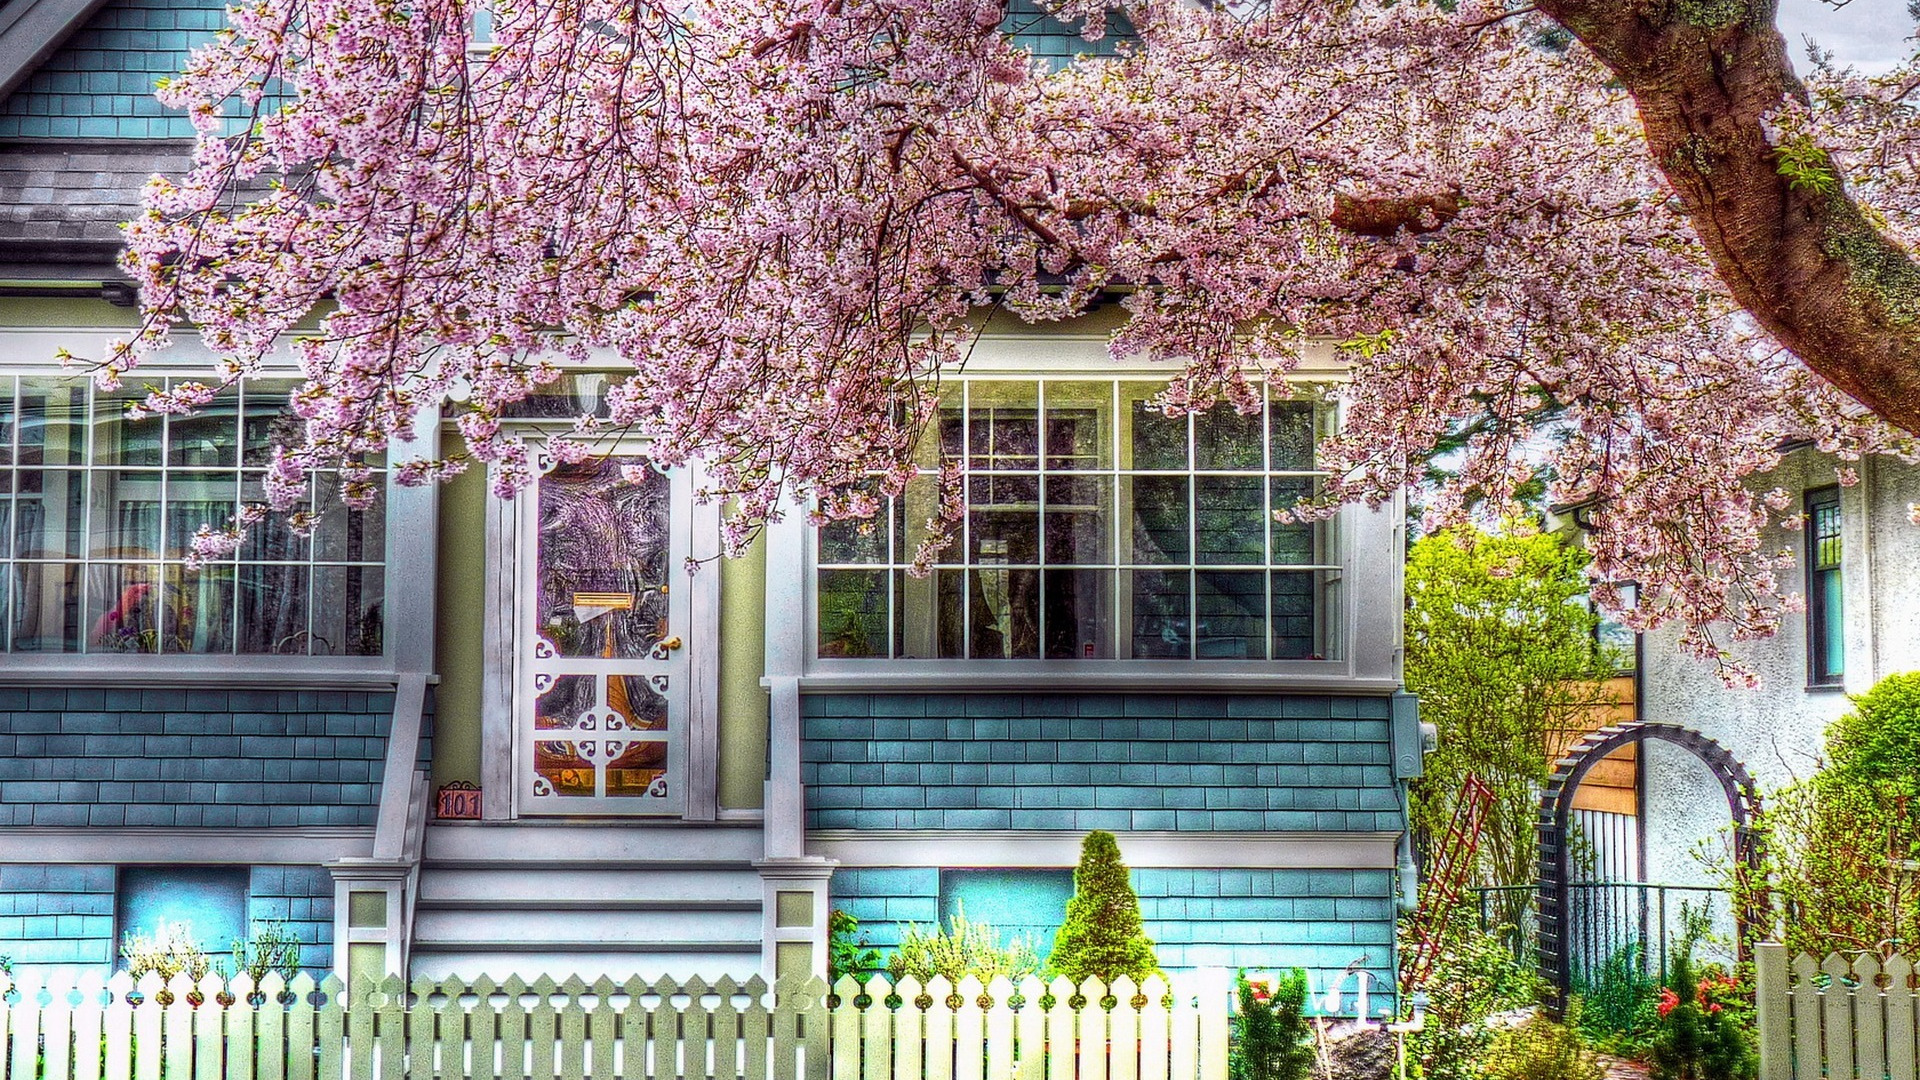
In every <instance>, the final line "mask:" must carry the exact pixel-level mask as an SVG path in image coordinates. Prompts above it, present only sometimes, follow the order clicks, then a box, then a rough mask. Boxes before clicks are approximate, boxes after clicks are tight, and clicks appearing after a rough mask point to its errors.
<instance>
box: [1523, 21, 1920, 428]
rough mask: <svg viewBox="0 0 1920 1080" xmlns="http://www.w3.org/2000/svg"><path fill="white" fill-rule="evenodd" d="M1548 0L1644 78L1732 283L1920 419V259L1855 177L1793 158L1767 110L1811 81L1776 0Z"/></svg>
mask: <svg viewBox="0 0 1920 1080" xmlns="http://www.w3.org/2000/svg"><path fill="white" fill-rule="evenodd" d="M1538 7H1539V8H1540V10H1542V11H1544V12H1546V13H1547V14H1549V15H1551V16H1552V17H1553V18H1555V19H1557V20H1558V21H1559V22H1560V24H1561V25H1562V26H1564V27H1566V29H1567V30H1568V31H1570V32H1571V33H1572V34H1573V35H1574V36H1575V37H1577V38H1579V39H1580V41H1581V42H1582V43H1583V44H1585V45H1586V46H1587V47H1588V48H1590V49H1592V50H1593V52H1594V53H1595V54H1596V55H1597V56H1598V57H1599V58H1600V59H1601V60H1602V61H1603V62H1605V63H1606V64H1607V66H1608V67H1610V68H1612V69H1613V71H1614V73H1615V74H1617V75H1618V76H1619V77H1620V79H1621V81H1622V82H1623V83H1624V84H1625V85H1626V87H1627V89H1628V90H1629V91H1630V92H1631V93H1632V94H1633V97H1634V101H1635V102H1636V103H1637V104H1638V106H1639V109H1640V118H1641V122H1642V124H1643V125H1644V127H1645V129H1646V136H1647V144H1648V149H1649V150H1650V151H1651V152H1652V153H1653V155H1654V158H1655V160H1656V161H1657V162H1658V164H1659V166H1660V168H1661V169H1662V170H1663V171H1664V172H1665V173H1666V175H1667V178H1668V180H1670V181H1671V182H1672V183H1673V185H1674V187H1675V188H1676V189H1678V191H1679V192H1680V196H1681V199H1682V200H1683V201H1684V203H1685V206H1686V208H1687V212H1688V214H1689V215H1690V216H1691V217H1692V218H1693V221H1694V227H1695V229H1696V230H1697V231H1698V232H1699V234H1700V239H1701V240H1702V241H1703V242H1704V243H1705V245H1706V248H1707V251H1708V252H1709V254H1710V255H1711V256H1712V258H1713V261H1714V264H1715V267H1716V269H1717V270H1718V272H1719V275H1720V277H1721V279H1722V280H1724V281H1725V282H1726V284H1727V286H1728V288H1729V289H1731V290H1732V292H1733V295H1734V297H1735V298H1736V299H1737V300H1739V302H1740V303H1741V304H1742V305H1743V306H1744V307H1745V308H1746V309H1747V310H1748V311H1749V312H1751V313H1752V314H1753V316H1754V318H1756V319H1757V320H1759V322H1760V324H1761V325H1762V326H1764V327H1765V328H1766V329H1767V330H1768V331H1769V332H1770V333H1772V334H1773V335H1774V337H1776V338H1777V339H1778V340H1779V341H1780V342H1781V343H1782V344H1784V345H1785V346H1787V347H1788V348H1790V349H1792V350H1793V352H1794V353H1795V354H1796V355H1798V356H1799V357H1800V359H1801V360H1803V361H1805V363H1806V364H1807V366H1808V367H1810V368H1812V369H1813V370H1814V371H1816V372H1818V373H1819V374H1820V375H1821V376H1823V377H1824V378H1826V379H1827V380H1828V381H1829V382H1831V383H1833V384H1834V385H1835V386H1837V387H1839V388H1840V389H1841V390H1843V391H1845V392H1846V393H1847V394H1849V395H1851V396H1852V397H1853V398H1855V399H1856V400H1858V401H1859V402H1860V403H1861V404H1863V405H1866V406H1867V407H1868V408H1870V409H1872V410H1873V411H1874V412H1876V413H1878V414H1879V415H1880V416H1882V417H1884V418H1885V419H1887V420H1889V421H1891V422H1893V423H1895V424H1898V425H1899V426H1901V427H1903V428H1905V429H1907V430H1908V431H1911V432H1916V433H1920V265H1916V263H1915V261H1914V258H1913V256H1912V255H1911V254H1910V253H1908V252H1907V251H1905V250H1903V249H1902V248H1901V247H1900V245H1898V244H1896V243H1894V242H1893V241H1892V240H1890V239H1888V238H1887V237H1886V236H1884V235H1882V234H1881V233H1880V232H1879V231H1878V230H1877V229H1875V228H1874V226H1873V225H1872V224H1871V222H1870V221H1869V219H1868V218H1867V216H1866V215H1865V214H1864V213H1863V212H1862V210H1861V208H1860V207H1859V206H1858V205H1857V204H1855V203H1854V202H1853V200H1852V199H1851V198H1849V197H1848V195H1847V194H1846V192H1845V190H1844V187H1842V186H1841V185H1839V184H1833V185H1810V184H1800V185H1796V184H1794V183H1792V182H1790V181H1789V179H1788V178H1787V177H1786V176H1783V175H1782V174H1781V170H1780V160H1781V159H1780V155H1779V151H1780V149H1781V148H1780V147H1778V146H1776V145H1775V144H1774V142H1773V140H1772V139H1771V138H1770V136H1769V134H1768V131H1767V127H1766V124H1765V122H1764V121H1765V118H1766V117H1767V116H1768V115H1769V114H1770V113H1772V112H1774V111H1775V110H1777V109H1779V108H1780V107H1781V106H1782V105H1784V104H1791V103H1805V102H1806V100H1807V92H1806V88H1805V87H1804V86H1802V85H1801V83H1800V80H1799V79H1798V78H1797V77H1795V75H1794V73H1793V67H1792V64H1791V62H1790V61H1789V59H1788V55H1787V44H1786V41H1785V39H1784V38H1782V37H1781V35H1780V32H1779V30H1778V29H1776V28H1775V26H1774V21H1773V17H1774V7H1775V0H1734V2H1723V3H1704V2H1700V0H1654V2H1640V3H1621V2H1620V0H1540V2H1539V4H1538ZM1822 188H1825V189H1826V190H1822Z"/></svg>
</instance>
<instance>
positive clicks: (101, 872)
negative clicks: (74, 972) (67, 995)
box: [0, 865, 114, 967]
mask: <svg viewBox="0 0 1920 1080" xmlns="http://www.w3.org/2000/svg"><path fill="white" fill-rule="evenodd" d="M113 888H114V872H113V867H111V866H83V865H71V866H68V865H62V866H21V865H14V866H0V956H5V957H9V958H11V959H12V962H13V964H14V965H15V966H16V967H26V966H33V965H42V964H61V965H65V964H104V963H107V962H108V961H110V960H112V959H113V954H114V947H113V933H114V931H113Z"/></svg>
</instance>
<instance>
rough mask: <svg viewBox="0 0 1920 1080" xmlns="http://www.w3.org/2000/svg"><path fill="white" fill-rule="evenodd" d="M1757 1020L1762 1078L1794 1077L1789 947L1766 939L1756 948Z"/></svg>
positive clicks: (1755, 990)
mask: <svg viewBox="0 0 1920 1080" xmlns="http://www.w3.org/2000/svg"><path fill="white" fill-rule="evenodd" d="M1753 968H1754V1023H1755V1025H1756V1026H1757V1027H1758V1028H1759V1029H1760V1080H1793V1061H1792V1058H1791V1053H1792V1046H1793V1041H1792V1039H1791V1037H1790V1035H1789V1026H1790V1025H1791V1024H1792V1023H1793V1010H1792V1009H1791V1008H1789V1006H1788V999H1787V947H1786V946H1785V945H1782V944H1780V943H1779V942H1777V941H1763V942H1761V943H1760V944H1759V945H1757V946H1756V947H1755V948H1754V951H1753Z"/></svg>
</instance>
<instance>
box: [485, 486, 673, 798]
mask: <svg viewBox="0 0 1920 1080" xmlns="http://www.w3.org/2000/svg"><path fill="white" fill-rule="evenodd" d="M542 464H545V465H548V469H547V471H546V472H545V473H543V474H542V475H541V476H540V478H539V479H538V480H537V481H536V483H535V487H534V489H533V490H532V491H530V492H526V493H524V494H523V495H522V496H521V497H522V498H524V499H527V500H528V501H529V503H530V504H531V508H532V513H528V512H527V510H526V509H525V508H524V506H525V504H523V509H522V512H521V513H522V529H521V544H520V549H521V566H520V569H521V574H520V578H519V580H520V582H521V583H522V585H521V588H520V590H519V592H520V597H519V599H520V608H521V624H520V633H519V634H518V635H516V637H517V639H518V641H519V646H518V648H519V654H520V655H519V657H518V661H519V662H518V668H519V672H520V674H519V683H520V686H519V691H518V695H517V709H516V712H517V716H516V719H515V729H516V731H517V739H516V743H517V746H516V757H517V765H516V768H517V771H518V773H519V797H520V812H521V813H523V814H668V815H671V814H679V813H681V812H682V811H683V809H684V807H685V805H686V792H685V791H684V778H685V764H684V761H685V756H686V751H685V746H686V725H687V717H686V713H687V691H688V675H687V664H686V659H685V658H686V655H687V653H686V651H685V650H684V649H683V648H682V647H681V646H682V639H681V635H682V634H683V633H684V632H685V628H686V625H687V609H688V604H687V590H686V589H685V588H684V587H683V586H682V583H683V582H684V580H685V576H686V571H685V569H684V567H685V565H686V558H687V520H688V512H687V511H688V503H689V501H690V499H689V495H688V493H687V490H686V484H685V482H684V481H683V480H682V479H681V478H679V477H677V476H669V475H667V474H664V473H661V472H660V471H659V470H657V469H655V468H654V467H653V465H652V463H651V462H649V461H648V460H647V459H646V458H644V457H641V456H635V455H623V456H615V457H605V458H592V459H589V460H587V461H583V462H578V463H553V462H543V463H542Z"/></svg>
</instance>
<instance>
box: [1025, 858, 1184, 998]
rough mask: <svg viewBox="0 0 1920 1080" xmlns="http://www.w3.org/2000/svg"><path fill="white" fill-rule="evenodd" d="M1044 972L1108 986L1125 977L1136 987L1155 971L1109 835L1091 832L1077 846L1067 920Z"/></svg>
mask: <svg viewBox="0 0 1920 1080" xmlns="http://www.w3.org/2000/svg"><path fill="white" fill-rule="evenodd" d="M1047 970H1048V971H1049V972H1050V973H1052V974H1055V975H1065V976H1066V977H1067V978H1069V979H1071V980H1073V981H1074V982H1075V983H1080V982H1083V981H1085V980H1087V979H1090V978H1098V979H1100V980H1102V981H1104V982H1108V983H1111V982H1113V981H1114V980H1116V979H1118V978H1119V977H1120V976H1122V975H1125V976H1127V977H1128V978H1131V979H1132V980H1133V981H1134V983H1135V984H1136V985H1138V984H1139V983H1141V982H1144V981H1145V980H1146V978H1147V976H1149V975H1152V974H1153V973H1154V972H1156V971H1159V970H1160V962H1159V960H1157V959H1156V958H1155V957H1154V955H1153V942H1152V940H1151V939H1149V938H1148V937H1147V934H1146V930H1145V927H1144V924H1143V923H1142V922H1141V919H1140V897H1139V896H1137V895H1135V893H1134V891H1133V885H1132V883H1130V882H1129V881H1128V880H1127V865H1126V864H1125V863H1123V862H1121V861H1120V844H1119V842H1118V841H1117V840H1115V839H1114V838H1113V834H1112V833H1110V832H1099V831H1096V832H1090V833H1088V834H1087V838H1086V840H1085V841H1084V842H1082V843H1081V845H1080V865H1079V866H1077V867H1075V868H1074V871H1073V899H1071V900H1068V901H1067V917H1066V920H1065V921H1064V922H1062V923H1061V925H1060V932H1059V933H1058V934H1056V935H1054V939H1053V953H1052V955H1050V956H1048V957H1047Z"/></svg>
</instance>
